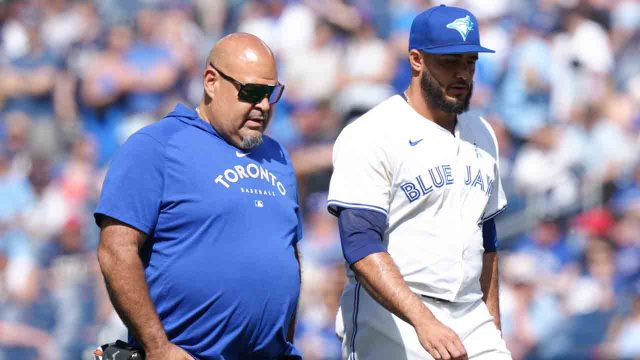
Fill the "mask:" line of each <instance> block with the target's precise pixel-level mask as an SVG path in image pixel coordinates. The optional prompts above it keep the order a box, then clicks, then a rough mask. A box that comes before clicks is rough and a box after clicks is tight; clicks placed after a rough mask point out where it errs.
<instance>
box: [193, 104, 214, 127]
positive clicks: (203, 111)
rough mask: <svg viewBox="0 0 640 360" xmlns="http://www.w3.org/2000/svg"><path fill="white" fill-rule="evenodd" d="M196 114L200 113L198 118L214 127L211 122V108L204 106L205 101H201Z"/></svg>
mask: <svg viewBox="0 0 640 360" xmlns="http://www.w3.org/2000/svg"><path fill="white" fill-rule="evenodd" d="M196 112H197V113H198V116H199V117H200V119H202V120H204V122H206V123H209V125H211V126H213V124H212V123H211V121H210V120H209V119H210V118H211V114H210V113H209V108H208V107H207V106H206V105H205V104H204V101H200V104H198V106H196Z"/></svg>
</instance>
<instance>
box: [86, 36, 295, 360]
mask: <svg viewBox="0 0 640 360" xmlns="http://www.w3.org/2000/svg"><path fill="white" fill-rule="evenodd" d="M203 85H204V97H203V100H202V101H201V102H200V104H199V105H198V107H197V108H196V109H195V110H194V109H190V108H187V107H185V106H182V105H178V106H177V107H176V108H175V110H174V111H173V112H172V113H170V114H168V115H167V116H166V117H165V118H164V119H162V120H161V121H159V122H157V123H155V124H153V125H150V126H148V127H145V128H143V129H142V130H140V131H138V132H137V133H135V134H134V135H132V136H131V137H130V138H129V140H128V141H127V142H126V143H125V144H124V145H123V146H122V148H121V149H120V151H119V153H118V155H117V156H116V157H115V159H114V160H113V162H112V164H111V168H110V170H109V173H108V174H107V177H106V179H105V182H104V186H103V189H102V195H101V198H100V202H99V204H98V208H97V209H96V212H95V216H96V222H97V223H98V225H99V226H101V228H102V230H101V236H100V246H99V249H98V260H99V262H100V266H101V269H102V272H103V274H104V277H105V281H106V285H107V289H108V290H109V294H110V297H111V301H112V303H113V305H114V307H115V308H116V310H117V311H118V314H119V315H120V316H121V318H122V319H123V321H124V322H125V324H126V325H127V326H128V328H129V330H130V336H129V342H131V343H133V344H134V345H135V346H139V347H141V348H143V349H144V350H145V352H146V358H147V360H154V359H191V358H192V357H193V358H196V359H253V358H257V359H278V358H291V359H296V358H300V355H299V353H298V351H297V350H296V349H295V348H294V346H293V343H292V339H293V327H294V323H295V311H296V306H297V302H298V295H299V291H300V273H299V262H298V260H297V258H298V256H297V246H296V244H297V242H298V240H299V239H300V237H301V232H300V229H301V225H300V213H299V208H298V202H297V189H296V182H295V176H294V172H293V168H292V166H291V160H290V159H289V156H288V154H287V153H286V152H285V150H284V149H283V148H282V147H281V146H280V145H279V144H278V143H277V142H276V141H274V140H273V139H271V138H269V137H267V136H265V135H263V132H264V130H265V128H266V127H267V125H268V123H269V120H270V118H271V114H272V112H273V106H274V104H275V103H276V102H277V101H278V100H279V98H280V95H281V94H282V91H283V89H284V87H283V86H282V85H281V84H280V83H278V81H277V74H276V64H275V60H274V57H273V54H272V52H271V50H270V49H269V48H268V47H267V46H266V45H265V44H264V43H263V42H262V41H260V40H259V39H258V38H257V37H255V36H253V35H249V34H241V33H237V34H231V35H229V36H227V37H225V38H223V39H221V40H220V41H219V42H218V43H217V44H216V45H215V46H214V47H213V49H212V50H211V53H210V54H209V58H208V62H207V66H206V69H205V71H204V81H203Z"/></svg>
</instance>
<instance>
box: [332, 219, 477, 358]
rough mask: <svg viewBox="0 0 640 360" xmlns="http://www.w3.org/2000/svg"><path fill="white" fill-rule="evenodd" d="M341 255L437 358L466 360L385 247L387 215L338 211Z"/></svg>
mask: <svg viewBox="0 0 640 360" xmlns="http://www.w3.org/2000/svg"><path fill="white" fill-rule="evenodd" d="M336 210H337V211H336V214H337V215H338V227H339V229H340V241H341V242H342V251H343V254H344V257H345V260H347V263H348V264H349V265H350V266H351V268H352V269H353V271H354V272H355V273H356V275H357V278H358V281H360V282H361V283H362V284H363V285H364V287H365V289H367V291H368V292H369V294H371V296H372V297H373V298H374V299H375V300H376V301H377V302H378V303H380V304H381V305H382V306H384V307H385V308H386V309H387V310H389V311H391V312H392V313H394V314H396V315H397V316H398V317H400V318H401V319H402V320H404V321H406V322H407V323H409V324H411V325H412V326H413V327H414V328H415V330H416V332H417V334H418V338H419V339H420V343H421V344H422V346H423V347H424V348H425V350H427V351H428V352H429V353H430V354H431V355H432V356H433V357H434V358H436V359H450V358H451V357H453V358H461V359H464V358H465V355H464V354H465V349H464V346H463V345H462V343H461V341H460V339H459V338H458V336H457V335H456V334H455V333H454V332H453V331H452V330H451V329H449V328H448V327H446V326H445V325H443V324H442V323H441V322H440V321H438V320H437V319H436V318H435V317H434V316H433V314H432V313H431V311H430V310H429V309H428V308H427V307H426V306H425V305H424V304H423V303H422V301H421V300H420V299H419V298H418V296H417V295H416V294H414V293H413V292H412V291H411V289H409V286H407V284H406V283H405V281H404V279H403V278H402V275H401V274H400V271H399V270H398V268H397V266H396V264H395V263H394V262H393V259H392V258H391V256H390V255H389V254H388V253H387V252H386V249H385V247H384V246H383V245H382V236H383V234H384V232H385V228H386V226H387V218H386V215H384V214H382V213H381V212H379V211H372V210H365V209H350V208H342V209H336Z"/></svg>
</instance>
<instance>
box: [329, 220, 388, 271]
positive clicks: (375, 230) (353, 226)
mask: <svg viewBox="0 0 640 360" xmlns="http://www.w3.org/2000/svg"><path fill="white" fill-rule="evenodd" d="M386 226H387V217H386V216H385V215H384V214H382V213H380V212H377V211H373V210H364V209H347V208H342V209H340V210H339V215H338V227H339V229H340V241H341V243H342V254H343V255H344V258H345V260H346V261H347V263H348V264H349V266H351V265H353V264H354V263H356V262H357V261H358V260H361V259H363V258H365V257H366V256H367V255H370V254H373V253H379V252H385V251H387V249H385V247H384V245H383V244H382V235H383V234H384V230H385V228H386Z"/></svg>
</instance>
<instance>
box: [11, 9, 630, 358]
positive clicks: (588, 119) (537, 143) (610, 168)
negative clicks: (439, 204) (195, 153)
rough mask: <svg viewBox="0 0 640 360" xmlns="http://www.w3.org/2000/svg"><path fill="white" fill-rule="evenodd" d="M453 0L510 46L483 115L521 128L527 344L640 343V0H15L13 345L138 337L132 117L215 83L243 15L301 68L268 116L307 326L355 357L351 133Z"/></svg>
mask: <svg viewBox="0 0 640 360" xmlns="http://www.w3.org/2000/svg"><path fill="white" fill-rule="evenodd" d="M439 3H445V4H448V5H458V6H462V7H466V8H468V9H470V10H471V11H472V12H474V13H475V14H476V16H477V17H478V20H479V22H480V24H479V25H480V29H481V37H482V41H483V44H485V45H486V46H487V47H489V48H492V49H496V50H497V52H496V54H493V55H481V56H480V60H479V61H478V64H477V70H476V78H475V87H474V90H475V92H474V97H473V101H472V109H471V111H470V114H469V115H481V116H483V117H485V118H486V119H487V120H489V121H490V123H491V124H492V125H493V127H494V129H495V130H496V134H497V136H498V141H499V146H500V166H501V171H502V181H503V183H504V186H505V189H506V191H507V196H508V199H509V204H510V205H509V208H508V211H507V212H505V213H504V214H503V215H501V216H500V218H499V219H498V235H499V237H500V241H501V242H500V247H501V250H502V252H501V253H500V258H501V276H502V282H501V290H500V296H501V311H502V324H503V335H504V337H505V339H506V340H507V344H508V346H509V348H510V350H511V351H512V353H513V355H514V359H634V358H640V61H638V59H639V58H640V2H639V1H637V0H492V1H471V0H466V1H438V2H435V1H428V0H369V1H367V0H351V1H349V0H298V1H296V0H259V1H258V0H256V1H240V0H226V1H225V0H194V1H186V0H184V1H183V0H138V1H132V0H100V1H74V0H47V1H45V0H21V1H11V0H0V359H1V360H4V359H19V360H20V359H45V358H46V359H55V358H59V359H86V358H87V356H88V355H87V354H88V353H90V351H91V350H92V349H93V348H95V346H96V345H98V344H102V343H106V342H111V341H114V340H115V339H116V338H121V339H126V329H125V328H124V327H123V325H122V324H121V323H120V321H119V319H118V317H117V315H116V314H115V312H114V310H113V308H112V307H111V305H110V303H109V301H108V297H107V295H106V290H105V289H104V285H103V281H102V277H101V275H100V272H99V269H98V266H97V261H96V255H95V249H96V246H97V242H98V228H97V227H96V225H95V224H94V222H93V218H92V212H93V210H94V208H95V204H96V201H97V197H98V194H99V191H100V186H101V183H102V180H103V176H104V173H105V170H106V167H107V166H108V163H109V159H110V158H111V157H112V156H113V154H114V152H116V151H117V149H118V146H119V145H120V144H122V142H123V141H124V140H126V138H127V137H128V136H129V135H130V134H131V133H133V132H134V131H136V130H137V129H139V128H140V127H142V126H144V125H147V124H150V123H152V122H154V121H157V120H158V119H160V118H161V117H162V116H163V115H164V114H166V113H167V112H168V111H170V110H171V109H172V108H173V106H174V105H175V104H176V103H177V102H182V103H185V104H187V105H190V106H194V105H195V104H197V103H198V101H199V100H200V97H201V96H202V83H201V76H202V72H203V69H204V65H205V64H204V59H205V58H206V55H207V53H208V51H209V49H210V47H211V46H212V45H213V43H214V42H215V41H216V40H217V39H219V38H220V37H221V36H223V35H224V34H227V33H229V32H233V31H245V32H250V33H253V34H256V35H258V36H260V37H261V38H262V39H263V40H264V41H266V42H267V43H268V44H269V46H271V48H272V49H274V51H275V52H276V57H277V60H278V63H279V77H280V81H281V82H282V83H284V84H285V85H286V90H285V94H284V97H283V99H282V100H281V102H280V103H279V104H278V106H277V110H276V112H275V115H274V117H273V119H272V122H271V124H270V128H269V133H270V134H271V135H272V136H273V137H275V138H276V139H278V140H279V141H280V142H281V143H283V144H284V145H285V146H286V147H287V148H288V149H289V151H290V153H291V155H292V159H293V161H294V166H295V168H296V171H297V175H298V179H299V184H300V203H301V206H302V208H303V215H304V227H305V228H304V240H303V242H302V243H301V252H302V260H303V291H302V295H301V300H300V308H299V314H298V328H297V331H296V343H297V346H298V347H299V348H300V349H301V350H302V352H303V354H304V358H305V359H310V360H315V359H338V358H339V354H340V343H339V342H338V340H337V339H336V337H335V334H334V330H333V325H334V316H335V313H336V310H337V306H338V303H339V297H340V293H341V290H342V287H343V285H344V282H345V267H344V266H345V265H344V261H343V258H342V255H341V250H340V241H339V237H338V231H337V225H336V221H335V219H334V218H333V217H332V216H331V215H329V214H328V213H327V211H326V191H327V188H328V182H329V178H330V174H331V150H332V144H333V141H334V140H335V138H336V136H337V134H338V133H339V131H340V130H341V129H342V128H343V127H344V125H345V124H347V123H348V122H349V121H351V120H353V119H354V118H355V117H357V116H358V115H360V114H362V113H364V112H365V111H367V110H368V109H369V108H371V107H372V106H373V105H375V104H377V103H378V102H380V101H381V100H382V99H385V98H386V97H388V96H390V95H393V94H397V93H399V92H401V91H403V90H404V89H405V87H406V86H407V84H408V81H409V68H408V63H407V45H408V32H409V28H410V25H411V21H412V19H413V17H414V16H415V15H416V14H418V13H419V12H421V11H422V10H424V9H426V8H427V7H429V6H431V5H437V4H439ZM389 121H393V119H389Z"/></svg>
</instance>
